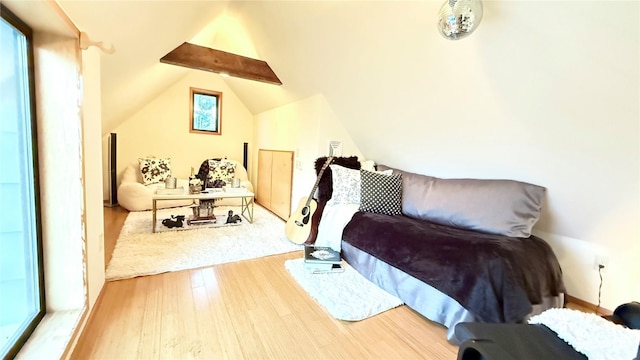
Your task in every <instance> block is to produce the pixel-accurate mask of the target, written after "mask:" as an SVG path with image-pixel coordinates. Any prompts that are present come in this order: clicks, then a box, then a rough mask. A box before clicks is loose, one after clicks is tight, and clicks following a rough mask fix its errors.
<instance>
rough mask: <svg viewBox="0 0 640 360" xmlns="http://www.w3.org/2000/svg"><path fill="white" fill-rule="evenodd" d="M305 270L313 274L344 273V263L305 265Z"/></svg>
mask: <svg viewBox="0 0 640 360" xmlns="http://www.w3.org/2000/svg"><path fill="white" fill-rule="evenodd" d="M304 268H305V270H307V271H308V272H310V273H312V274H330V273H341V272H344V267H343V266H342V263H340V264H331V263H327V264H318V263H307V262H305V263H304Z"/></svg>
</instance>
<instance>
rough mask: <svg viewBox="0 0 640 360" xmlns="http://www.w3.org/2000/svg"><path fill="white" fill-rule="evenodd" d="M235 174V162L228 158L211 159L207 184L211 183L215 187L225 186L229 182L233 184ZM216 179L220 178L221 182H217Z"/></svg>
mask: <svg viewBox="0 0 640 360" xmlns="http://www.w3.org/2000/svg"><path fill="white" fill-rule="evenodd" d="M235 176H236V164H235V163H233V162H231V161H228V160H209V174H208V176H207V184H209V183H210V184H211V186H213V187H224V186H225V185H227V184H228V185H231V181H232V180H233V178H234V177H235ZM216 180H220V182H216ZM208 187H209V186H208Z"/></svg>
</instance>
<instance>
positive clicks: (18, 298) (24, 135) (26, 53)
mask: <svg viewBox="0 0 640 360" xmlns="http://www.w3.org/2000/svg"><path fill="white" fill-rule="evenodd" d="M0 13H1V14H2V19H1V20H0V44H1V46H0V61H1V62H2V66H0V93H2V97H0V113H1V114H2V116H1V117H0V154H2V156H1V157H0V168H1V169H2V170H1V171H0V294H2V296H0V356H2V357H3V358H5V357H8V358H12V357H13V356H15V354H16V353H17V352H18V350H20V347H21V346H22V345H23V344H24V343H25V341H26V339H27V338H28V337H29V335H31V333H32V332H33V330H34V329H35V327H36V326H37V324H38V323H39V322H40V320H41V319H42V318H43V316H44V313H45V302H44V278H43V270H42V238H41V228H40V207H39V198H40V197H39V185H38V167H37V164H38V159H37V155H38V151H37V139H36V126H35V124H36V121H35V105H34V104H35V101H34V100H35V99H34V80H33V47H32V42H31V41H32V36H31V29H30V28H29V27H28V26H27V25H26V24H25V23H24V22H22V21H21V20H20V19H18V18H17V17H16V16H15V15H13V14H12V13H11V12H10V11H8V9H7V8H6V7H4V6H3V5H2V4H0Z"/></svg>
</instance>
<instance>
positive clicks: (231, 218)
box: [225, 210, 242, 224]
mask: <svg viewBox="0 0 640 360" xmlns="http://www.w3.org/2000/svg"><path fill="white" fill-rule="evenodd" d="M237 222H242V219H241V218H240V215H233V210H229V213H228V214H227V221H226V222H225V224H235V223H237Z"/></svg>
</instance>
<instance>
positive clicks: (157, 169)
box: [138, 158, 171, 185]
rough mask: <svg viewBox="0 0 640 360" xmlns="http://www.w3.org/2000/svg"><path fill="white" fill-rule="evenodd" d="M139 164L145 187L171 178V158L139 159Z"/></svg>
mask: <svg viewBox="0 0 640 360" xmlns="http://www.w3.org/2000/svg"><path fill="white" fill-rule="evenodd" d="M138 163H140V173H141V174H142V183H143V184H144V185H150V184H156V183H159V182H163V181H165V180H166V179H167V178H168V177H169V176H171V159H170V158H166V159H160V158H138Z"/></svg>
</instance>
